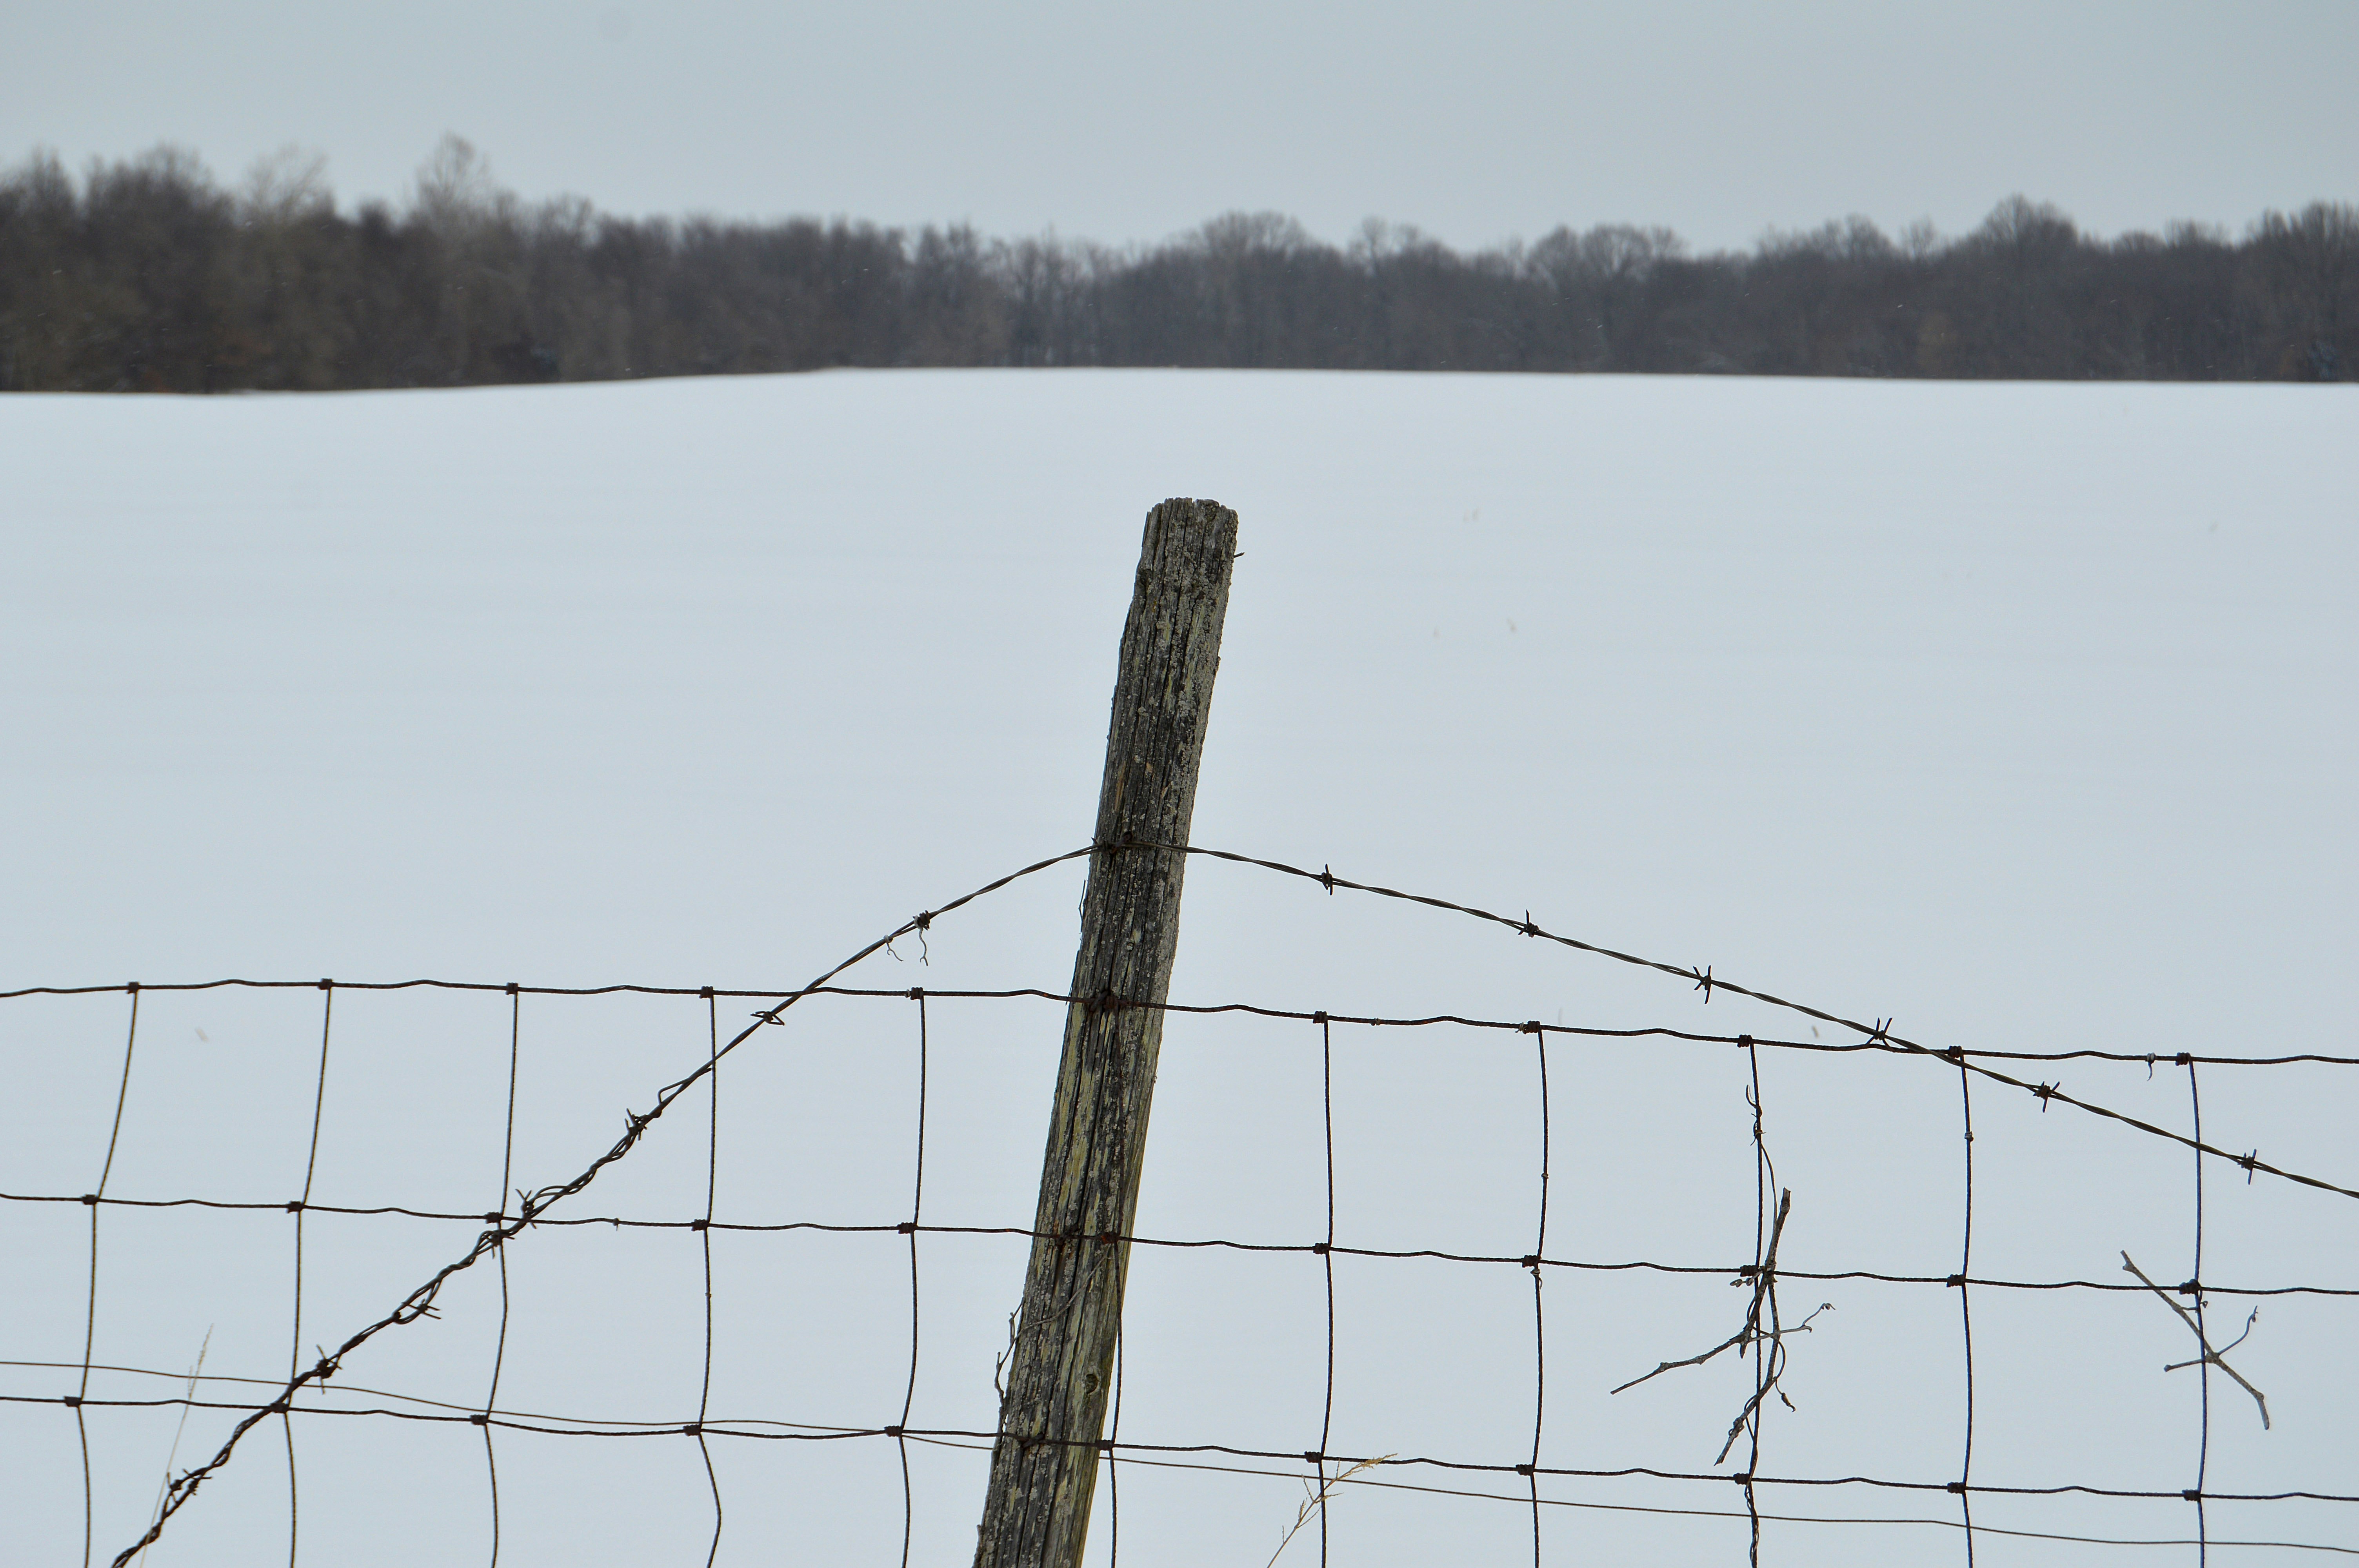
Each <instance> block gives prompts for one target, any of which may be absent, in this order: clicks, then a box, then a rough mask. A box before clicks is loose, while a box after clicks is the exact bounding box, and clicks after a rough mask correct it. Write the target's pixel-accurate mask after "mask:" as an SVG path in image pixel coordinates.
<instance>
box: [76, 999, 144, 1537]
mask: <svg viewBox="0 0 2359 1568" xmlns="http://www.w3.org/2000/svg"><path fill="white" fill-rule="evenodd" d="M124 989H125V990H127V991H129V992H130V993H131V1028H130V1031H129V1033H126V1034H125V1036H124V1040H123V1077H122V1080H121V1082H119V1083H118V1084H116V1086H115V1089H114V1123H113V1124H112V1125H111V1126H110V1127H109V1128H108V1129H107V1133H106V1162H105V1163H104V1164H103V1165H101V1166H100V1167H99V1170H98V1189H97V1190H96V1191H95V1192H93V1193H92V1194H91V1195H90V1196H89V1197H87V1198H85V1199H83V1200H82V1201H83V1203H84V1204H85V1205H86V1206H88V1207H89V1209H90V1298H89V1302H88V1304H87V1308H86V1310H85V1312H84V1314H83V1320H82V1382H81V1384H80V1386H79V1387H78V1388H77V1389H76V1390H75V1392H74V1397H73V1400H72V1401H71V1402H72V1405H73V1412H74V1435H75V1436H76V1437H77V1438H79V1439H80V1440H81V1443H82V1568H90V1554H91V1549H92V1544H93V1541H94V1538H95V1534H96V1525H97V1504H96V1500H95V1498H94V1496H93V1494H92V1489H91V1481H90V1422H89V1419H88V1417H86V1416H85V1415H84V1414H83V1412H82V1401H83V1400H87V1399H89V1398H90V1363H91V1357H92V1354H93V1352H94V1351H95V1350H96V1348H97V1346H98V1210H99V1200H100V1199H102V1198H103V1197H105V1196H106V1182H107V1178H108V1177H110V1176H112V1175H114V1146H115V1144H116V1142H117V1141H120V1140H121V1139H122V1137H123V1106H124V1102H125V1100H127V1099H129V1098H131V1054H132V1052H133V1051H134V1050H135V1049H136V1047H137V1046H138V1044H139V982H138V981H137V980H133V981H132V982H131V983H130V984H129V985H127V986H125V988H124Z"/></svg>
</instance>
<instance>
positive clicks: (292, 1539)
mask: <svg viewBox="0 0 2359 1568" xmlns="http://www.w3.org/2000/svg"><path fill="white" fill-rule="evenodd" d="M320 989H321V993H322V994H321V999H320V1073H319V1077H318V1080H317V1081H316V1083H315V1084H314V1085H313V1087H312V1091H311V1147H310V1152H309V1153H307V1154H306V1155H305V1156H304V1159H303V1195H302V1196H301V1197H299V1198H298V1199H296V1200H295V1201H294V1202H293V1203H291V1204H288V1208H289V1209H291V1210H293V1211H294V1215H295V1311H294V1314H293V1315H294V1327H293V1332H292V1333H291V1335H290V1336H289V1343H288V1347H287V1379H288V1381H289V1382H292V1381H294V1379H295V1378H296V1376H297V1375H298V1374H299V1373H300V1372H301V1371H302V1369H303V1211H304V1209H305V1208H307V1207H308V1206H310V1202H311V1181H312V1178H313V1177H314V1176H316V1175H317V1174H318V1173H319V1170H320V1119H321V1115H322V1114H323V1113H324V1112H325V1111H326V1109H327V1106H328V1033H329V1030H330V1029H331V1027H332V1025H333V1024H334V1022H335V1018H336V982H335V981H333V980H321V982H320ZM278 1423H279V1425H280V1426H281V1427H283V1428H284V1429H285V1430H286V1433H287V1568H295V1552H296V1546H297V1544H298V1539H299V1538H298V1525H299V1522H300V1513H301V1494H300V1492H299V1490H298V1488H297V1487H296V1482H295V1411H294V1400H292V1399H291V1398H289V1399H286V1400H280V1401H279V1406H278ZM486 1430H488V1429H486Z"/></svg>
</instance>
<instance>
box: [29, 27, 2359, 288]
mask: <svg viewBox="0 0 2359 1568" xmlns="http://www.w3.org/2000/svg"><path fill="white" fill-rule="evenodd" d="M12 9H15V10H16V15H14V16H11V17H10V20H9V25H8V29H7V30H8V35H9V37H8V45H7V48H6V49H5V50H0V156H5V157H8V158H9V159H11V160H12V161H13V159H14V158H16V157H21V156H22V155H23V154H24V153H26V152H27V151H28V150H30V149H31V148H32V147H34V146H51V147H54V148H55V149H57V150H58V151H59V152H60V154H62V155H63V156H64V157H66V158H67V159H68V160H69V161H71V162H74V163H77V164H79V163H80V162H82V160H84V159H86V158H88V157H91V156H92V155H99V156H104V157H119V156H123V155H126V154H130V153H133V152H136V151H138V150H140V149H142V148H145V147H147V146H152V145H154V144H155V143H157V142H158V141H161V140H172V141H176V142H179V143H182V144H184V145H186V146H190V147H192V148H194V149H195V150H196V151H197V152H198V153H200V154H201V156H202V157H204V158H205V159H206V160H207V161H208V162H209V163H211V164H212V167H213V168H214V169H215V171H216V173H217V174H219V175H221V176H222V177H223V178H225V179H228V178H235V177H236V176H237V175H238V174H239V173H240V172H241V171H242V170H243V169H244V168H245V167H246V165H247V164H248V163H249V162H250V161H251V160H252V159H253V158H254V157H256V156H257V155H258V154H261V153H264V152H266V151H268V150H270V149H272V148H274V147H277V146H280V145H282V144H285V143H288V142H297V143H300V144H303V145H304V146H309V147H311V148H315V149H317V150H319V151H321V152H323V153H324V154H326V155H327V157H328V159H329V173H330V178H331V179H332V182H333V184H334V186H335V188H336V189H337V191H338V193H339V195H340V196H341V197H342V198H343V199H344V200H347V201H349V200H353V199H356V198H360V197H366V196H375V197H388V198H398V197H399V196H400V195H401V193H402V192H403V190H404V189H406V187H407V185H408V179H409V177H410V174H411V172H412V171H413V170H414V169H415V168H416V167H417V166H418V164H419V161H420V160H421V159H422V158H423V157H425V156H426V154H427V153H428V151H429V149H430V148H431V147H432V146H433V145H434V143H435V141H436V140H437V139H438V138H439V137H440V135H442V134H443V133H444V132H446V131H455V132H457V133H459V134H461V135H465V136H467V137H469V138H470V139H471V140H473V142H475V143H476V145H477V146H480V147H481V148H483V149H484V152H486V153H487V154H488V155H489V156H490V157H491V159H492V161H493V166H494V168H495V172H496V173H497V175H498V176H499V178H501V179H502V181H503V182H504V183H506V184H508V185H509V186H511V187H513V188H514V189H516V190H518V191H520V192H521V193H523V194H525V195H527V196H530V197H539V196H547V195H554V194H557V193H560V192H572V193H577V194H580V195H583V196H586V197H589V198H590V199H591V200H593V201H595V202H597V203H598V204H599V205H600V206H602V207H604V208H607V209H609V210H613V211H623V212H680V211H710V212H714V213H721V214H727V215H733V216H777V215H781V214H785V213H789V212H815V213H822V214H832V213H846V214H853V215H857V216H864V217H870V218H874V219H876V220H879V221H882V222H893V223H912V222H940V221H946V220H957V219H966V220H969V221H971V222H974V223H975V224H977V225H978V226H980V227H981V228H983V229H984V230H985V231H987V232H999V233H1006V232H1033V231H1038V230H1039V229H1042V228H1046V227H1049V226H1050V225H1054V226H1055V227H1056V228H1057V229H1058V230H1059V231H1060V232H1065V233H1069V234H1076V235H1087V236H1091V237H1095V238H1100V239H1105V240H1110V241H1128V240H1148V239H1156V238H1159V237H1161V236H1163V235H1165V234H1168V233H1169V232H1174V231H1176V230H1179V229H1182V228H1185V227H1188V226H1190V225H1192V224H1193V223H1195V222H1200V221H1201V220H1202V219H1204V218H1205V217H1208V216H1210V215H1212V214H1213V213H1216V212H1219V211H1225V210H1229V209H1233V208H1248V209H1265V208H1268V209H1277V210H1279V211H1287V212H1290V213H1293V214H1295V215H1297V216H1299V218H1301V219H1302V221H1303V222H1305V223H1307V224H1308V225H1309V226H1310V228H1311V229H1312V230H1313V231H1314V232H1319V233H1321V234H1323V235H1327V236H1330V237H1341V236H1343V235H1344V234H1345V233H1347V232H1350V231H1351V230H1352V229H1353V227H1354V226H1355V225H1356V224H1357V223H1358V222H1359V221H1360V220H1361V219H1363V218H1364V217H1368V216H1371V215H1380V216H1383V217H1386V218H1389V219H1391V220H1394V221H1396V222H1412V223H1416V224H1419V225H1420V226H1422V227H1424V228H1426V229H1428V230H1429V231H1430V232H1434V233H1436V234H1438V235H1440V237H1442V238H1444V239H1446V240H1449V241H1451V243H1457V244H1475V243H1490V242H1494V241H1496V240H1500V239H1504V238H1506V237H1508V236H1511V235H1522V236H1525V237H1533V236H1537V235H1538V234H1540V233H1542V232H1546V231H1547V230H1549V228H1552V227H1554V226H1555V225H1556V224H1558V223H1560V222H1571V223H1573V224H1575V225H1585V224H1588V223H1592V222H1608V221H1614V222H1618V221H1630V222H1650V223H1653V222H1658V223H1666V224H1669V225H1671V226H1672V227H1674V228H1677V229H1678V230H1680V232H1682V233H1684V234H1685V235H1687V236H1688V237H1689V239H1690V241H1692V242H1694V243H1698V244H1700V245H1703V246H1706V247H1712V246H1720V245H1730V244H1742V243H1748V242H1750V241H1751V240H1753V239H1755V238H1756V237H1757V236H1758V235H1759V234H1760V232H1762V231H1763V230H1764V229H1765V228H1767V227H1770V226H1773V225H1775V226H1780V227H1788V228H1793V227H1806V226H1810V225H1812V224H1816V223H1818V222H1823V221H1825V220H1827V219H1829V218H1833V217H1839V216H1842V215H1843V214H1845V213H1849V212H1861V213H1864V214H1866V215H1867V216H1869V217H1871V218H1873V219H1875V221H1876V222H1880V223H1882V224H1884V225H1885V226H1886V227H1887V228H1891V227H1896V226H1897V225H1899V224H1902V223H1905V222H1908V221H1910V220H1911V219H1914V218H1918V217H1930V218H1931V219H1932V220H1933V221H1934V222H1936V223H1937V224H1939V225H1940V227H1941V228H1942V229H1943V230H1944V231H1945V232H1955V231H1957V230H1961V229H1963V228H1967V227H1971V226H1972V225H1973V223H1974V222H1977V221H1978V220H1979V219H1980V218H1981V217H1982V215H1983V214H1984V212H1986V211H1988V210H1989V209H1990V207H1991V206H1992V205H1993V204H1994V203H1995V201H1996V200H1998V199H2000V198H2001V197H2004V196H2006V194H2008V193H2009V192H2011V191H2017V190H2020V191H2022V192H2024V193H2026V194H2027V195H2029V196H2032V197H2034V198H2036V199H2039V200H2052V201H2054V202H2056V203H2058V204H2059V205H2060V206H2061V207H2063V208H2064V209H2065V210H2066V211H2069V212H2071V213H2072V214H2073V215H2074V216H2075V217H2076V218H2077V219H2079V220H2080V221H2081V222H2082V224H2083V225H2084V226H2085V227H2088V228H2090V229H2093V230H2094V231H2097V232H2104V233H2113V232H2119V231H2121V230H2124V229H2128V228H2141V227H2157V226H2159V225H2160V224H2161V223H2162V222H2165V221H2167V220H2169V219H2172V218H2180V217H2186V218H2196V219H2201V220H2204V221H2207V222H2222V223H2226V224H2229V225H2231V226H2232V227H2239V228H2240V227H2241V226H2242V225H2243V224H2244V223H2245V222H2247V221H2248V220H2250V219H2251V218H2253V217H2254V216H2255V215H2256V214H2257V213H2258V212H2259V211H2261V210H2262V209H2264V208H2267V207H2271V206H2276V207H2288V206H2293V205H2298V204H2300V203H2302V202H2305V201H2309V200H2317V199H2321V198H2326V199H2333V200H2352V199H2354V197H2359V92H2353V91H2352V90H2351V84H2350V62H2351V61H2352V60H2353V59H2359V6H2354V5H2350V4H2348V3H2346V0H2242V3H2240V4H2237V5H2219V4H2212V5H2198V4H2185V3H2181V0H2142V3H2139V4H2126V3H2121V0H2105V3H2103V4H2084V5H2055V4H2053V3H2048V4H2031V3H2029V0H1979V3H1977V4H1975V5H1922V4H1897V5H1896V4H1892V3H1890V0H1879V3H1875V4H1865V3H1855V0H1835V3H1830V0H1819V3H1817V4H1813V5H1807V6H1803V7H1799V8H1798V7H1773V6H1766V5H1751V4H1737V3H1734V0H1670V3H1660V4H1652V5H1643V6H1641V5H1625V6H1618V7H1608V6H1597V5H1564V4H1557V5H1539V4H1485V5H1476V6H1453V7H1447V8H1445V7H1442V6H1439V5H1401V4H1397V3H1390V0H1378V3H1373V4H1371V3H1363V4H1358V5H1339V4H1332V3H1327V4H1302V3H1299V0H1256V3H1254V4H1243V3H1239V0H1203V3H1201V4H1198V5H1190V6H1188V7H1185V8H1182V7H1178V6H1164V7H1147V6H1141V5H1079V4H1071V3H1053V4H1040V5H1019V6H978V5H941V4H932V3H926V0H880V3H877V4H871V5H860V6H848V5H832V6H824V7H822V6H816V5H803V6H775V5H773V6H764V5H749V4H744V3H742V0H672V3H669V4H667V5H661V6H657V5H647V4H631V3H629V0H492V3H488V4H486V3H482V0H477V3H474V4H464V5H462V4H458V3H456V0H405V3H404V4H402V5H386V4H383V3H382V0H368V3H362V4H349V5H325V6H323V5H316V4H311V5H296V4H290V3H287V0H216V3H213V4H209V5H201V6H189V5H167V4H162V3H160V0H88V3H85V4H80V5H55V4H50V5H24V6H21V7H14V8H12Z"/></svg>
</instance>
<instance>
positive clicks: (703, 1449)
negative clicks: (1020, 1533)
mask: <svg viewBox="0 0 2359 1568" xmlns="http://www.w3.org/2000/svg"><path fill="white" fill-rule="evenodd" d="M704 1027H705V1036H706V1042H707V1050H708V1052H709V1054H708V1055H707V1056H706V1058H705V1076H706V1078H707V1080H708V1082H709V1086H710V1087H711V1091H712V1107H711V1116H710V1119H708V1120H707V1122H706V1126H705V1144H704V1223H703V1224H701V1225H700V1226H698V1227H696V1230H697V1236H698V1238H699V1239H700V1240H701V1241H702V1242H703V1243H704V1379H703V1381H702V1383H701V1385H700V1386H699V1387H698V1390H697V1394H696V1452H697V1454H699V1455H700V1456H701V1458H702V1459H703V1460H704V1482H705V1485H707V1486H708V1487H712V1545H711V1546H710V1547H708V1548H707V1549H706V1550H705V1553H704V1568H712V1564H713V1563H714V1562H716V1561H717V1560H718V1559H719V1558H720V1556H721V1476H720V1473H719V1472H718V1471H716V1470H714V1469H713V1467H712V1443H711V1442H710V1441H709V1440H708V1439H707V1438H706V1437H705V1435H704V1422H705V1418H706V1416H707V1414H708V1412H709V1411H711V1409H712V1202H713V1197H714V1195H716V1194H717V1193H718V1192H719V1191H720V1187H721V1001H720V999H719V998H718V997H717V996H716V995H715V994H714V992H713V989H712V987H711V986H706V987H705V988H704ZM906 1555H907V1552H906V1549H905V1551H904V1556H905V1557H906Z"/></svg>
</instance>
